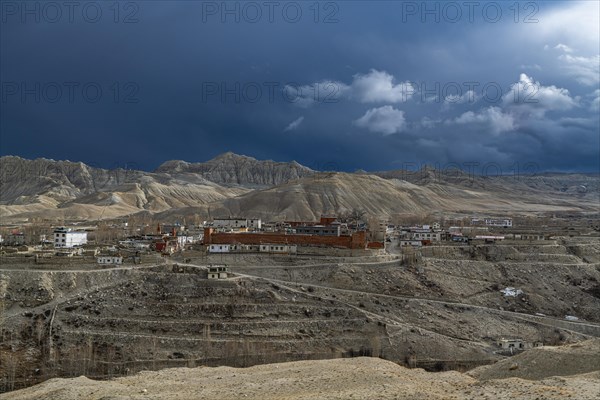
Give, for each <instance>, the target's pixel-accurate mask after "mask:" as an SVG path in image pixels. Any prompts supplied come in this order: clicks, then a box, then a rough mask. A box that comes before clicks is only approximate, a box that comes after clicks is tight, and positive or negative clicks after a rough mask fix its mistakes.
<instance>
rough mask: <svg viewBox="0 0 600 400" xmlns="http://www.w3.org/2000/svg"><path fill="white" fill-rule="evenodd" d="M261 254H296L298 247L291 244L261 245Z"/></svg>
mask: <svg viewBox="0 0 600 400" xmlns="http://www.w3.org/2000/svg"><path fill="white" fill-rule="evenodd" d="M259 251H260V252H261V253H280V254H296V252H297V251H298V247H297V246H296V245H291V244H261V245H260V250H259Z"/></svg>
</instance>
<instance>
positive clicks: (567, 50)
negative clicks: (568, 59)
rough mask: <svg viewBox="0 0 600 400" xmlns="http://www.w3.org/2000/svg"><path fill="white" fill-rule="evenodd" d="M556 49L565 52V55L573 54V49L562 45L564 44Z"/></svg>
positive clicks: (560, 44) (558, 45) (555, 47)
mask: <svg viewBox="0 0 600 400" xmlns="http://www.w3.org/2000/svg"><path fill="white" fill-rule="evenodd" d="M554 49H555V50H560V51H564V52H565V53H572V52H573V49H572V48H570V47H569V46H567V45H566V44H562V43H559V44H557V45H556V46H554Z"/></svg>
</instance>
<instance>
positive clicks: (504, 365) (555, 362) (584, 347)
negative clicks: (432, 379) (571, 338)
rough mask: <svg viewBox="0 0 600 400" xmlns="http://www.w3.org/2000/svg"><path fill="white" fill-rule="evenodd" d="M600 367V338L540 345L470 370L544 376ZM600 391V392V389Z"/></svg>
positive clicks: (496, 375) (485, 375) (484, 376)
mask: <svg viewBox="0 0 600 400" xmlns="http://www.w3.org/2000/svg"><path fill="white" fill-rule="evenodd" d="M594 371H596V372H597V371H600V339H592V340H587V341H585V342H582V343H575V344H571V345H567V346H561V347H540V348H536V349H532V350H530V351H526V352H524V353H521V354H519V355H517V356H515V357H512V358H509V359H505V360H502V361H499V362H497V363H496V364H493V365H486V366H483V367H479V368H476V369H474V370H471V371H469V373H468V374H469V375H471V376H473V377H475V378H477V379H480V380H489V379H504V378H510V377H519V378H525V379H544V378H548V377H551V376H565V375H575V374H584V373H588V372H594ZM599 394H600V392H599Z"/></svg>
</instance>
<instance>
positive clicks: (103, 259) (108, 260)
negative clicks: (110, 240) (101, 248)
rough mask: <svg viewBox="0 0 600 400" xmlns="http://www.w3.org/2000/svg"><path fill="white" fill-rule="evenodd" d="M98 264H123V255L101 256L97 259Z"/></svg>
mask: <svg viewBox="0 0 600 400" xmlns="http://www.w3.org/2000/svg"><path fill="white" fill-rule="evenodd" d="M96 261H97V262H98V264H114V265H121V264H123V257H122V256H100V257H98V258H97V259H96Z"/></svg>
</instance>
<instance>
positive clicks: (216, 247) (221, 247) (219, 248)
mask: <svg viewBox="0 0 600 400" xmlns="http://www.w3.org/2000/svg"><path fill="white" fill-rule="evenodd" d="M229 247H230V246H229V245H228V244H211V245H210V246H209V247H208V252H209V253H229Z"/></svg>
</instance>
